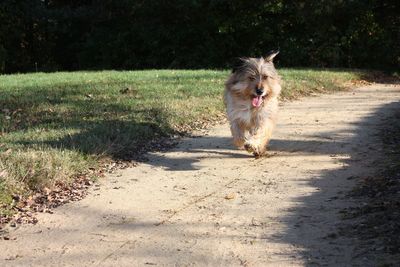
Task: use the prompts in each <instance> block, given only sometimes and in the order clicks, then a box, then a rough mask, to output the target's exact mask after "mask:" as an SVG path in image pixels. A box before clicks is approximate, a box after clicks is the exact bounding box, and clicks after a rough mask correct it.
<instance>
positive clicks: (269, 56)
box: [264, 50, 279, 62]
mask: <svg viewBox="0 0 400 267" xmlns="http://www.w3.org/2000/svg"><path fill="white" fill-rule="evenodd" d="M278 54H279V50H271V51H269V53H268V54H267V55H266V56H265V58H264V60H265V61H271V62H272V61H273V59H274V58H275V57H276V55H278Z"/></svg>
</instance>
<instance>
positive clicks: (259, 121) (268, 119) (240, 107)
mask: <svg viewBox="0 0 400 267" xmlns="http://www.w3.org/2000/svg"><path fill="white" fill-rule="evenodd" d="M276 54H277V53H275V54H272V55H270V56H269V57H267V58H265V59H264V58H259V59H256V58H246V59H243V65H242V66H241V67H240V68H239V69H238V70H236V71H234V72H233V73H232V74H231V75H230V77H229V78H228V80H227V81H226V83H225V93H224V102H225V105H226V110H227V115H228V119H229V122H230V125H231V132H232V136H233V143H234V144H235V145H236V146H237V147H239V148H245V149H246V150H248V151H249V152H253V154H254V155H255V156H256V157H258V156H261V155H263V154H264V153H265V151H266V147H267V144H268V142H269V140H270V139H271V136H272V131H273V129H274V127H275V123H276V119H277V113H278V97H279V94H280V91H281V85H280V77H279V76H278V74H277V72H276V70H275V67H274V65H273V63H272V59H273V57H274V56H275V55H276ZM256 88H263V89H264V92H265V93H264V96H263V97H264V99H263V103H262V104H261V106H260V107H254V106H253V105H252V99H253V98H254V97H255V95H256Z"/></svg>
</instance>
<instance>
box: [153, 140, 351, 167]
mask: <svg viewBox="0 0 400 267" xmlns="http://www.w3.org/2000/svg"><path fill="white" fill-rule="evenodd" d="M325 134H327V133H325ZM328 134H330V133H328ZM332 134H333V133H332ZM344 145H346V144H342V143H340V142H332V140H328V139H327V140H323V139H321V138H319V137H318V136H316V137H310V139H304V140H300V139H295V140H288V139H272V140H271V141H270V143H269V145H268V150H267V152H266V154H265V155H263V156H262V157H260V158H256V157H254V156H253V154H250V153H248V152H247V151H245V150H241V149H238V148H236V147H235V146H234V145H233V143H232V137H230V136H201V137H191V138H185V139H183V140H182V141H181V142H180V143H179V144H178V145H177V146H176V147H175V148H173V149H171V150H170V151H167V152H162V153H161V152H149V153H147V154H146V158H147V161H146V163H147V164H150V165H153V166H158V167H163V168H165V169H166V170H170V171H193V170H200V169H201V168H202V166H203V164H202V163H201V161H203V160H210V159H215V160H219V161H221V162H223V160H224V159H229V160H232V159H234V160H240V159H245V160H246V159H247V160H266V159H268V158H270V157H279V156H290V155H291V154H293V153H301V154H304V155H306V154H313V153H323V154H327V153H330V154H335V153H338V152H339V151H340V148H341V147H342V146H344ZM221 168H223V166H221Z"/></svg>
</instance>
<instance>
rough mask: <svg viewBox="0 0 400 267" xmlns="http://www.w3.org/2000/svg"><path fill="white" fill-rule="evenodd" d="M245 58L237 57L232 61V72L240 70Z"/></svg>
mask: <svg viewBox="0 0 400 267" xmlns="http://www.w3.org/2000/svg"><path fill="white" fill-rule="evenodd" d="M244 61H245V59H244V58H235V59H234V60H233V62H232V73H235V72H236V71H238V70H239V69H240V68H241V67H243V62H244Z"/></svg>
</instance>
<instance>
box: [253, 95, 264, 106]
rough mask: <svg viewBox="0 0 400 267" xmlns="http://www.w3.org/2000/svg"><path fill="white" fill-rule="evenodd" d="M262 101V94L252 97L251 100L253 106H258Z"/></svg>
mask: <svg viewBox="0 0 400 267" xmlns="http://www.w3.org/2000/svg"><path fill="white" fill-rule="evenodd" d="M262 102H263V99H262V96H255V97H253V101H252V104H253V107H257V108H258V107H259V106H261V104H262Z"/></svg>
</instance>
